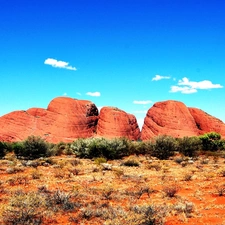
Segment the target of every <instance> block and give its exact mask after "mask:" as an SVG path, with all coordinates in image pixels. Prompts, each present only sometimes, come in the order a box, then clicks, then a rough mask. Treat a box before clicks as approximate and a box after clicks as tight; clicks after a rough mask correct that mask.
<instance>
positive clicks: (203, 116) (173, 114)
mask: <svg viewBox="0 0 225 225" xmlns="http://www.w3.org/2000/svg"><path fill="white" fill-rule="evenodd" d="M211 131H214V132H218V133H220V134H221V136H222V137H225V124H224V123H223V122H222V121H221V120H219V119H217V118H215V117H213V116H211V115H209V114H207V113H205V112H204V111H202V110H200V109H196V108H188V107H187V106H186V105H184V104H183V103H182V102H178V101H164V102H158V103H155V104H154V105H153V106H152V107H151V108H150V109H149V110H148V112H147V115H146V117H145V121H144V125H143V128H142V132H141V139H142V140H148V139H151V138H153V137H155V136H157V135H164V134H165V135H170V136H172V137H184V136H198V135H201V134H204V133H207V132H211Z"/></svg>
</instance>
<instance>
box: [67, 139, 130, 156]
mask: <svg viewBox="0 0 225 225" xmlns="http://www.w3.org/2000/svg"><path fill="white" fill-rule="evenodd" d="M129 146H130V143H129V141H128V140H127V139H125V138H115V139H112V140H108V139H105V138H89V139H78V140H76V141H74V142H73V143H72V144H71V148H72V150H73V152H74V154H75V155H76V156H78V157H80V158H98V157H103V158H106V159H119V158H122V157H123V156H127V155H129V154H130V151H129V150H130V147H129Z"/></svg>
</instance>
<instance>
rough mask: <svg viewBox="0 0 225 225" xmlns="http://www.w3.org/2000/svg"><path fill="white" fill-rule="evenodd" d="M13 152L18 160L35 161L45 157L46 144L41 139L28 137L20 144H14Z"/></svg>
mask: <svg viewBox="0 0 225 225" xmlns="http://www.w3.org/2000/svg"><path fill="white" fill-rule="evenodd" d="M13 150H14V152H15V154H16V156H17V157H18V158H27V159H37V158H40V157H44V156H46V155H47V151H48V144H47V143H46V142H45V140H43V139H42V138H41V137H38V136H29V137H28V138H27V139H26V140H25V141H24V142H22V143H15V144H14V146H13Z"/></svg>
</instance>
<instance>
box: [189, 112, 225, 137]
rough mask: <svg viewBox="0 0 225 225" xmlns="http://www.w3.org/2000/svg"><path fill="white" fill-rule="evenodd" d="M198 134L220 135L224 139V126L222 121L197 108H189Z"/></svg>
mask: <svg viewBox="0 0 225 225" xmlns="http://www.w3.org/2000/svg"><path fill="white" fill-rule="evenodd" d="M189 111H190V113H191V115H192V116H193V118H194V120H195V123H196V125H197V127H198V129H199V133H200V134H204V133H208V132H212V131H213V132H217V133H220V134H221V136H222V137H224V138H225V124H224V123H223V121H221V120H219V119H217V118H216V117H214V116H211V115H209V114H208V113H206V112H204V111H202V110H201V109H197V108H189Z"/></svg>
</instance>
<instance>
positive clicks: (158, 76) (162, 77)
mask: <svg viewBox="0 0 225 225" xmlns="http://www.w3.org/2000/svg"><path fill="white" fill-rule="evenodd" d="M163 79H170V77H169V76H161V75H155V77H153V78H152V81H158V80H163Z"/></svg>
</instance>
